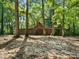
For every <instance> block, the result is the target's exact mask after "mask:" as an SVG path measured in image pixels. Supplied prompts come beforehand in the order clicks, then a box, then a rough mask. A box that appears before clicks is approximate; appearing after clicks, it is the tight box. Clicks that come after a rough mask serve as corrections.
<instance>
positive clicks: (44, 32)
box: [42, 0, 46, 35]
mask: <svg viewBox="0 0 79 59" xmlns="http://www.w3.org/2000/svg"><path fill="white" fill-rule="evenodd" d="M42 19H43V24H44V27H45V20H44V0H42ZM43 34H44V35H45V34H46V31H45V29H44V30H43Z"/></svg>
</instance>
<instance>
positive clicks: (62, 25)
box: [61, 0, 65, 36]
mask: <svg viewBox="0 0 79 59" xmlns="http://www.w3.org/2000/svg"><path fill="white" fill-rule="evenodd" d="M64 4H65V0H63V8H64ZM61 23H62V24H61V27H62V30H61V32H62V34H61V35H62V36H64V10H63V14H62V21H61Z"/></svg>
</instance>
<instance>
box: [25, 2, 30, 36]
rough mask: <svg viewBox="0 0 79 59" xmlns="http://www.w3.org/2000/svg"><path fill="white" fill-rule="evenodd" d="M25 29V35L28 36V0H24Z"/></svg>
mask: <svg viewBox="0 0 79 59" xmlns="http://www.w3.org/2000/svg"><path fill="white" fill-rule="evenodd" d="M26 6H27V8H26V29H25V37H28V25H29V20H28V0H26Z"/></svg>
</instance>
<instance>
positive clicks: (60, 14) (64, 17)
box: [0, 0, 79, 36]
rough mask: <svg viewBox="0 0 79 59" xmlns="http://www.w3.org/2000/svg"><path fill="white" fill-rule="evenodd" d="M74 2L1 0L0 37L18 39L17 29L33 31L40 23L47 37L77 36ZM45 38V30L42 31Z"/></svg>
mask: <svg viewBox="0 0 79 59" xmlns="http://www.w3.org/2000/svg"><path fill="white" fill-rule="evenodd" d="M78 3H79V1H77V0H29V1H28V0H16V1H15V0H0V35H6V34H14V35H15V36H19V29H26V31H25V32H26V35H25V36H28V34H27V33H28V30H27V29H30V28H34V27H35V26H36V25H37V23H38V22H40V23H41V24H42V25H43V26H44V28H48V29H49V28H51V29H52V32H51V34H50V35H61V36H64V35H79V16H78V15H79V4H78ZM43 35H45V30H43Z"/></svg>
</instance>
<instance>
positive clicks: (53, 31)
mask: <svg viewBox="0 0 79 59" xmlns="http://www.w3.org/2000/svg"><path fill="white" fill-rule="evenodd" d="M52 6H53V9H52V12H53V13H52V15H53V16H54V0H53V3H52ZM51 18H52V17H51ZM53 21H54V18H53ZM53 21H52V33H51V35H54V33H55V30H54V29H55V28H54V22H53Z"/></svg>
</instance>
